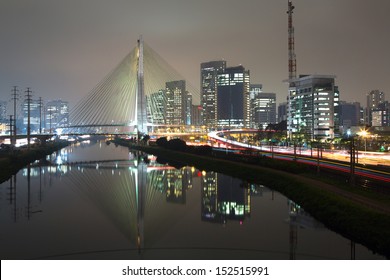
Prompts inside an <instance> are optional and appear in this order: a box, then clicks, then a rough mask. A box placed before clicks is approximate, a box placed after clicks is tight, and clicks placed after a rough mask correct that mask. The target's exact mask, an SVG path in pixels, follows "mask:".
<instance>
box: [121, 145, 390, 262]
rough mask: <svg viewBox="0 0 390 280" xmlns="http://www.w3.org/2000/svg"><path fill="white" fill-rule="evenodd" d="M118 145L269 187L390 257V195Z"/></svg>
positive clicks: (273, 166)
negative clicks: (356, 198) (351, 197)
mask: <svg viewBox="0 0 390 280" xmlns="http://www.w3.org/2000/svg"><path fill="white" fill-rule="evenodd" d="M117 143H118V144H120V145H124V146H129V147H132V148H134V149H138V150H141V151H144V152H146V153H150V154H154V155H156V156H158V157H162V158H165V159H166V160H167V161H168V162H169V164H170V165H173V166H184V165H191V166H195V167H196V168H198V169H200V170H210V171H216V172H220V173H224V174H228V175H231V176H234V177H237V178H241V179H243V180H246V181H248V182H252V183H257V184H263V185H265V186H267V187H270V188H272V189H274V190H276V191H279V192H280V193H282V194H284V195H285V196H287V197H288V198H290V199H292V200H293V201H295V202H296V203H298V204H300V205H301V206H302V207H303V208H304V209H305V210H306V211H307V212H308V213H310V214H311V215H312V216H313V217H314V218H316V219H317V220H319V221H321V222H322V223H323V224H325V226H327V227H328V228H330V229H331V230H334V231H336V232H338V233H340V234H342V235H343V236H344V237H346V238H348V239H351V240H353V241H355V242H357V243H361V244H363V245H365V246H367V247H368V248H370V249H371V250H372V251H374V252H377V253H380V254H382V255H385V256H386V257H387V258H390V214H389V211H388V210H386V209H390V203H389V197H387V198H385V199H383V197H381V195H378V194H373V193H367V196H365V194H364V192H361V191H356V188H351V187H350V186H347V185H345V184H343V183H342V182H336V181H334V184H331V182H332V181H331V180H329V178H327V180H325V181H326V182H324V181H322V180H321V177H318V179H313V177H314V176H313V174H312V176H311V177H312V178H308V177H305V176H303V173H305V172H308V171H309V170H308V169H307V168H306V167H304V166H300V165H299V164H296V163H291V162H284V161H283V162H281V161H277V160H272V159H269V158H262V159H260V160H258V161H257V162H256V164H248V163H245V162H238V161H237V160H238V158H236V159H235V160H234V161H232V160H227V159H219V158H215V157H213V156H200V155H199V154H193V153H187V152H179V151H172V150H168V149H165V148H161V147H155V146H135V145H132V144H130V143H128V142H125V141H121V142H117ZM299 173H301V174H299ZM297 174H298V175H297ZM325 179H326V178H325ZM327 186H328V187H329V186H331V187H332V188H334V187H335V186H338V189H340V190H341V191H343V192H344V193H346V194H347V195H345V194H344V195H340V194H339V193H337V192H335V191H332V188H327ZM348 192H350V194H351V195H354V196H359V197H360V198H361V199H362V201H364V200H369V201H370V202H371V203H372V202H374V203H376V202H377V203H378V204H381V205H382V206H384V207H382V210H378V209H375V208H373V207H370V206H368V204H367V205H366V204H364V203H359V202H357V201H354V200H352V199H349V198H348Z"/></svg>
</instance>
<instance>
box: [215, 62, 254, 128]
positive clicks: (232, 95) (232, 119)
mask: <svg viewBox="0 0 390 280" xmlns="http://www.w3.org/2000/svg"><path fill="white" fill-rule="evenodd" d="M249 77H250V76H249V70H245V68H244V67H243V66H237V67H228V68H226V69H225V71H224V72H222V73H220V74H218V80H217V122H218V126H220V127H249V124H250V106H249V86H250V78H249Z"/></svg>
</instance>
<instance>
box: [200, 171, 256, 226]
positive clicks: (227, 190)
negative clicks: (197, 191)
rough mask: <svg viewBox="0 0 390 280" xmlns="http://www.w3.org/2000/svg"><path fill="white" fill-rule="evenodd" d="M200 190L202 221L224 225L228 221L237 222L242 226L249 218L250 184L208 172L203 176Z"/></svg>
mask: <svg viewBox="0 0 390 280" xmlns="http://www.w3.org/2000/svg"><path fill="white" fill-rule="evenodd" d="M201 188H202V200H201V203H202V205H201V211H202V213H201V216H202V220H203V221H208V222H212V223H222V224H225V223H227V221H228V220H238V221H239V222H240V224H242V223H243V221H244V220H245V218H246V217H250V210H251V209H250V201H251V196H250V194H251V191H250V190H251V189H250V184H248V183H243V182H242V181H241V180H239V179H236V178H232V177H230V176H227V175H223V174H217V173H215V172H208V173H204V174H203V177H202V181H201Z"/></svg>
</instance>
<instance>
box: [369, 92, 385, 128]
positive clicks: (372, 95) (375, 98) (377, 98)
mask: <svg viewBox="0 0 390 280" xmlns="http://www.w3.org/2000/svg"><path fill="white" fill-rule="evenodd" d="M383 102H385V93H384V92H383V91H379V90H377V89H376V90H372V91H370V92H369V93H367V108H366V110H367V111H366V116H367V120H366V124H368V125H372V112H373V111H374V110H376V109H377V108H379V105H380V104H381V103H383Z"/></svg>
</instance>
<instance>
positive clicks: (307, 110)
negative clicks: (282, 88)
mask: <svg viewBox="0 0 390 280" xmlns="http://www.w3.org/2000/svg"><path fill="white" fill-rule="evenodd" d="M291 81H292V82H291ZM291 81H290V88H289V96H288V110H287V116H288V117H287V131H288V136H289V138H290V139H297V140H298V139H300V140H303V139H305V140H324V139H327V138H334V137H335V132H336V133H337V131H338V122H339V116H338V110H339V109H338V108H339V102H340V101H339V91H338V87H337V86H335V76H328V75H301V76H300V77H299V78H295V79H292V80H291Z"/></svg>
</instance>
